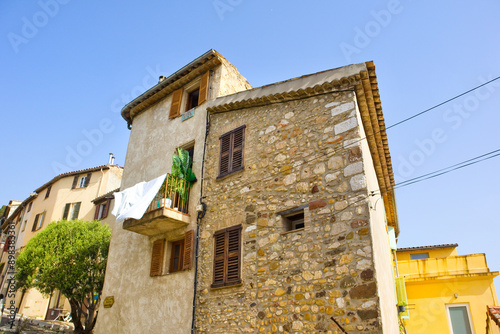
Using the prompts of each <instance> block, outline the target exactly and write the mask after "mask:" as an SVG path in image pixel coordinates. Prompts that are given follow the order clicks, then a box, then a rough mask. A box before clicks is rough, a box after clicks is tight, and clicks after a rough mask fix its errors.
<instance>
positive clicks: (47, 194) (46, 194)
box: [45, 185, 52, 198]
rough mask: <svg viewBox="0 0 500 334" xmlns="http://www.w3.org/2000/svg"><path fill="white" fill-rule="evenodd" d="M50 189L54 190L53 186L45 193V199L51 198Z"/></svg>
mask: <svg viewBox="0 0 500 334" xmlns="http://www.w3.org/2000/svg"><path fill="white" fill-rule="evenodd" d="M50 189H52V185H50V186H48V187H47V191H46V192H45V198H49V195H50Z"/></svg>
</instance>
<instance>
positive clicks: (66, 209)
mask: <svg viewBox="0 0 500 334" xmlns="http://www.w3.org/2000/svg"><path fill="white" fill-rule="evenodd" d="M70 206H71V204H70V203H66V205H65V206H64V212H63V217H62V219H63V220H68V214H69V208H70Z"/></svg>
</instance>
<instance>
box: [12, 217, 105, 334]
mask: <svg viewBox="0 0 500 334" xmlns="http://www.w3.org/2000/svg"><path fill="white" fill-rule="evenodd" d="M110 239H111V231H110V229H109V227H108V226H101V224H100V222H99V221H81V220H72V221H66V220H61V221H58V222H52V223H51V224H49V225H48V226H47V227H46V228H45V229H44V230H43V231H41V232H39V233H37V234H36V235H35V236H34V237H33V238H32V239H31V240H30V241H29V242H28V244H27V245H26V248H25V249H24V251H22V252H21V254H19V256H18V258H17V260H16V277H15V278H16V289H18V290H22V291H26V290H28V289H30V288H36V289H37V290H39V291H40V292H41V293H43V294H44V295H49V294H51V293H52V292H53V291H54V290H56V289H57V290H59V291H61V293H62V294H64V295H65V296H66V298H68V301H69V303H70V305H71V316H72V318H73V323H74V325H75V331H74V332H75V333H79V334H80V333H84V334H88V333H92V330H93V328H94V325H95V322H96V319H97V312H96V311H97V310H98V308H99V303H100V301H101V292H102V287H103V284H104V274H105V271H106V263H107V258H108V251H109V242H110ZM94 296H97V297H94ZM82 318H83V319H84V320H83V324H82Z"/></svg>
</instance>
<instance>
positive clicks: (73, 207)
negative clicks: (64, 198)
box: [62, 202, 82, 220]
mask: <svg viewBox="0 0 500 334" xmlns="http://www.w3.org/2000/svg"><path fill="white" fill-rule="evenodd" d="M81 204H82V202H77V203H66V205H65V206H64V211H63V217H62V219H64V220H68V218H69V220H75V219H78V214H79V213H80V206H81Z"/></svg>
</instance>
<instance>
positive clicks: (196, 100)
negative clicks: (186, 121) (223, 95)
mask: <svg viewBox="0 0 500 334" xmlns="http://www.w3.org/2000/svg"><path fill="white" fill-rule="evenodd" d="M209 77H210V75H209V72H208V71H207V72H205V74H203V75H202V77H201V81H200V86H199V88H197V89H196V88H195V89H194V90H192V91H190V92H189V93H188V94H187V103H186V111H187V110H190V109H192V108H195V107H197V106H199V105H200V104H202V103H203V102H205V101H206V100H207V99H208V84H209ZM193 86H194V84H193ZM187 89H189V88H186V90H187ZM183 95H184V88H180V89H177V90H176V91H174V92H173V93H172V103H171V105H170V112H169V115H168V117H169V118H174V117H177V116H179V115H180V114H181V112H183V111H181V106H182V97H183Z"/></svg>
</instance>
